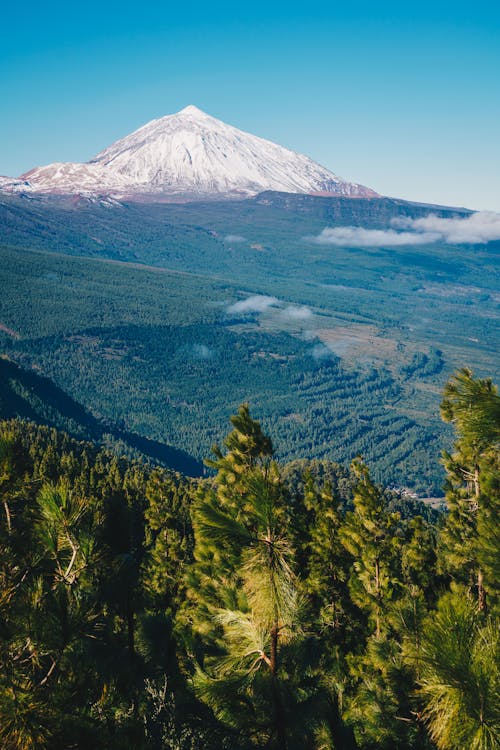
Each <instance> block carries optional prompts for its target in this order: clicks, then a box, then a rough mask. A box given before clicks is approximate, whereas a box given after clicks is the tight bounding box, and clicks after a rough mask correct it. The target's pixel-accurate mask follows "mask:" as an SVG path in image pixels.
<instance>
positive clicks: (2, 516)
mask: <svg viewBox="0 0 500 750" xmlns="http://www.w3.org/2000/svg"><path fill="white" fill-rule="evenodd" d="M123 340H125V339H123ZM68 361H69V360H68ZM424 364H425V363H424ZM68 366H69V365H68ZM411 366H415V367H419V366H422V362H420V361H419V359H418V357H417V359H416V360H415V361H414V363H413V365H411ZM331 367H333V368H336V367H338V363H336V362H335V360H333V361H332V364H331ZM10 377H11V380H12V382H19V383H20V382H21V381H20V380H19V381H16V378H15V377H14V375H13V374H12V372H11V374H10ZM16 377H17V376H16ZM307 377H313V375H312V374H311V375H307ZM23 387H25V388H26V389H27V390H29V389H30V388H33V389H34V388H35V386H34V385H33V382H32V381H30V382H27V384H26V385H25V386H23ZM19 388H20V386H19ZM47 388H48V386H47ZM47 392H48V393H49V396H50V397H52V396H51V393H52V392H51V391H50V389H49V388H48V391H47ZM20 393H21V391H19V393H18V394H17V395H18V396H19V397H21V396H20V395H19V394H20ZM21 395H22V393H21ZM242 400H244V396H243V398H242ZM24 403H27V401H25V402H24ZM70 407H71V408H70ZM70 407H68V408H70V412H68V413H70V414H71V415H73V417H74V418H75V419H76V417H75V415H77V414H80V413H79V412H78V405H76V406H75V404H74V403H73V402H72V403H71V404H70ZM254 412H255V414H254ZM83 414H84V416H81V415H80V416H79V417H78V419H80V422H81V423H82V424H84V425H85V426H86V429H87V428H88V429H89V430H91V429H94V427H95V423H94V422H92V419H91V418H90V417H89V416H88V415H87V416H85V413H83ZM440 415H441V418H442V420H443V422H444V423H445V424H447V425H448V427H449V429H450V430H452V432H453V440H452V441H450V449H449V451H445V452H443V454H442V458H441V463H442V466H443V470H444V473H445V493H446V509H443V510H434V509H432V508H430V507H429V506H428V505H425V504H424V503H421V502H419V501H416V500H410V499H408V497H407V496H402V495H401V494H400V493H397V492H394V491H392V490H390V489H387V488H385V487H383V486H381V485H379V484H378V483H377V482H376V481H375V480H374V479H373V477H372V475H371V474H370V466H369V464H367V463H365V462H364V461H363V460H362V459H361V458H359V457H358V458H355V459H354V460H353V462H352V463H351V466H350V468H349V469H346V468H344V467H343V466H341V465H339V464H335V463H332V462H330V461H327V460H324V459H315V460H310V459H308V460H307V459H306V458H305V457H304V458H297V459H296V460H294V461H291V462H288V463H286V462H284V461H283V460H282V459H281V458H280V459H279V460H278V459H277V455H276V453H275V450H274V445H275V444H279V443H280V441H281V440H282V436H281V435H280V434H275V433H274V432H272V431H271V430H268V429H267V428H264V426H263V425H261V423H260V422H259V421H256V419H255V416H259V410H258V408H254V404H253V403H252V404H251V409H250V407H249V406H248V404H247V403H243V404H242V405H241V406H240V407H239V409H238V411H237V413H236V414H234V415H233V416H231V418H230V424H229V425H228V427H227V429H226V432H227V435H226V437H225V439H224V440H223V442H221V443H220V444H219V445H217V444H216V445H214V447H213V450H212V456H211V457H207V458H206V466H207V475H206V476H205V477H200V478H187V477H186V476H184V475H182V474H179V473H175V472H173V471H171V470H168V469H166V468H163V467H161V466H158V465H154V463H153V462H149V463H146V462H144V461H142V460H140V459H138V458H134V457H133V456H130V455H128V456H127V457H125V456H123V457H120V456H119V455H117V453H116V450H115V451H114V452H111V451H108V450H107V449H106V448H105V447H103V446H102V445H99V444H96V443H93V442H90V441H89V440H85V441H83V440H81V439H79V440H77V439H75V438H74V437H70V436H68V434H67V433H65V432H62V431H59V430H57V429H55V427H50V426H43V425H40V424H37V423H36V422H35V421H31V420H29V419H24V420H23V419H19V418H15V419H8V420H4V421H3V422H1V423H0V492H1V502H0V746H1V747H2V748H3V749H4V750H31V749H36V750H49V749H50V750H70V748H72V749H81V750H86V749H87V748H93V749H95V750H99V749H102V750H115V749H116V750H127V749H128V748H130V750H132V749H134V750H149V749H151V750H202V749H203V750H219V749H220V748H222V749H224V748H225V749H226V750H232V749H233V748H234V749H235V750H237V749H238V748H241V749H242V750H251V749H254V748H267V749H268V750H295V749H296V748H297V749H299V748H300V750H328V749H331V750H413V749H415V750H433V749H434V750H469V749H470V750H495V749H496V748H499V747H500V715H499V680H498V663H499V662H498V645H499V644H498V593H499V591H498V582H499V580H500V575H499V573H500V571H499V569H498V566H499V558H498V550H499V538H498V534H499V531H498V510H499V500H500V472H499V468H500V467H499V458H500V453H499V443H500V396H499V394H498V389H497V387H496V386H495V385H494V384H493V382H492V380H491V379H489V378H484V377H478V376H475V374H474V373H472V372H471V371H470V370H469V369H465V368H464V369H462V370H458V371H457V372H456V373H455V375H453V376H452V377H451V378H450V379H449V380H448V382H447V383H446V385H445V387H444V390H443V391H442V394H441V407H440ZM25 416H30V415H29V414H26V415H25ZM86 420H87V421H86ZM196 428H197V424H194V426H193V429H196ZM96 429H97V428H96ZM268 433H269V434H268ZM115 448H116V446H115ZM306 455H308V454H306ZM415 464H416V465H418V457H417V458H415Z"/></svg>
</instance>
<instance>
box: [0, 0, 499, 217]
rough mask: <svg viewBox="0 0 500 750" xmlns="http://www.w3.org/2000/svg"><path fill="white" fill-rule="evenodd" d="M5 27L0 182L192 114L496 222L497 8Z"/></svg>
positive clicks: (30, 19)
mask: <svg viewBox="0 0 500 750" xmlns="http://www.w3.org/2000/svg"><path fill="white" fill-rule="evenodd" d="M1 15H2V19H1V23H0V97H1V99H0V101H1V114H0V174H5V175H10V176H18V175H19V174H21V173H22V172H24V171H26V170H28V169H30V168H31V167H33V166H36V165H40V164H46V163H48V162H51V161H86V160H87V159H89V158H90V157H92V156H93V155H94V154H95V153H97V152H98V151H100V150H101V149H102V148H104V147H105V146H107V145H109V144H110V143H112V142H113V141H114V140H116V139H117V138H118V137H120V136H123V135H126V134H127V133H129V132H131V131H132V130H134V129H135V128H137V127H139V126H140V125H142V124H144V123H146V122H147V121H149V120H151V119H153V118H155V117H161V116H162V115H165V114H170V113H173V112H176V111H178V110H179V109H181V108H182V107H184V106H186V105H187V104H196V105H197V106H198V107H200V108H201V109H203V110H205V111H206V112H208V113H209V114H212V115H214V116H215V117H218V118H220V119H222V120H224V121H225V122H228V123H230V124H232V125H235V126H237V127H239V128H242V129H243V130H247V131H250V132H252V133H255V134H256V135H260V136H262V137H264V138H268V139H270V140H273V141H275V142H277V143H280V144H281V145H283V146H287V147H288V148H292V149H294V150H296V151H300V152H302V153H305V154H307V155H308V156H310V157H312V158H313V159H315V160H316V161H318V162H320V163H321V164H323V165H324V166H326V167H328V168H330V169H331V170H332V171H334V172H336V173H337V174H339V175H340V176H342V177H344V178H346V179H350V180H353V181H356V182H361V183H363V184H365V185H369V186H370V187H373V188H374V189H375V190H377V191H378V192H380V193H383V194H385V195H393V196H399V197H402V198H407V199H411V200H419V201H425V202H433V203H443V204H448V205H465V206H468V207H471V208H481V209H492V210H497V211H500V142H499V141H500V3H497V2H484V0H471V1H470V2H440V0H434V2H428V0H420V1H417V2H405V0H399V1H398V2H386V1H385V0H380V1H379V2H376V1H375V0H370V1H369V2H356V0H344V2H336V1H335V0H330V2H315V1H314V0H310V1H309V2H303V3H300V4H298V5H294V4H293V3H292V2H283V3H281V2H272V0H269V1H268V2H261V0H253V1H252V2H245V1H244V0H243V1H242V2H241V1H240V2H239V3H238V2H237V1H236V0H233V1H232V2H225V3H224V2H217V0H213V2H211V1H210V0H207V2H204V3H201V4H198V3H196V2H193V1H185V2H182V1H181V0H176V2H174V3H172V2H169V0H163V2H157V3H155V2H151V1H150V0H143V1H142V2H127V0H122V1H121V2H115V1H114V0H100V2H96V0H85V2H77V3H71V2H68V0H64V2H62V1H61V0H55V1H52V0H45V1H44V2H42V0H36V2H34V0H27V1H26V2H9V3H5V4H4V6H3V9H2V14H1Z"/></svg>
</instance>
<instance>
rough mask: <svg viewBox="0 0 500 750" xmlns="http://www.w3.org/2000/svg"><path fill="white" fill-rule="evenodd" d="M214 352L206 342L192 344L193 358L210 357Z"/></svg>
mask: <svg viewBox="0 0 500 750" xmlns="http://www.w3.org/2000/svg"><path fill="white" fill-rule="evenodd" d="M213 355H214V353H213V351H212V349H209V348H208V346H207V345H206V344H193V357H194V358H195V359H211V358H212V357H213Z"/></svg>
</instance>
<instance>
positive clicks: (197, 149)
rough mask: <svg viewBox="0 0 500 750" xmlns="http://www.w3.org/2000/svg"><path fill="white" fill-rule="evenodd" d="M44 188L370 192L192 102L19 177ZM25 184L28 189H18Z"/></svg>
mask: <svg viewBox="0 0 500 750" xmlns="http://www.w3.org/2000/svg"><path fill="white" fill-rule="evenodd" d="M20 180H23V181H24V183H23V184H24V185H25V183H26V181H27V182H29V186H30V189H31V190H33V191H36V192H45V193H81V192H84V193H99V194H103V193H106V194H113V195H116V196H122V197H129V198H130V197H131V198H133V197H134V196H135V197H140V196H143V197H146V196H151V197H153V196H154V195H156V196H157V197H160V196H162V195H163V196H169V195H170V196H174V195H175V196H182V195H185V196H193V195H194V196H225V197H245V196H247V195H255V194H256V193H260V192H262V191H264V190H275V191H280V192H287V193H313V194H314V193H316V194H322V195H325V194H327V195H328V194H329V195H342V196H348V197H374V196H376V195H377V193H375V192H374V191H373V190H371V189H370V188H366V187H363V186H362V185H357V184H355V183H352V182H347V181H346V180H343V179H341V178H340V177H337V176H336V175H334V174H333V173H332V172H330V171H329V170H328V169H325V168H324V167H322V166H320V165H319V164H317V163H316V162H314V161H312V159H309V158H308V157H307V156H303V155H302V154H297V153H295V152H294V151H290V150H289V149H286V148H283V147H282V146H278V145H276V144H275V143H272V142H271V141H266V140H264V139H263V138H258V137H257V136H254V135H251V134H250V133H245V132H243V131H242V130H238V129H237V128H235V127H232V126H231V125H226V124H225V123H224V122H221V121H220V120H217V119H215V118H214V117H211V116H210V115H207V114H206V113H205V112H202V111H201V110H200V109H198V108H197V107H194V106H192V105H190V106H188V107H185V108H184V109H182V110H181V111H180V112H177V113H176V114H174V115H167V116H166V117H161V118H160V119H158V120H152V121H151V122H149V123H147V124H146V125H144V126H143V127H141V128H139V129H138V130H136V131H135V132H134V133H131V134H130V135H128V136H126V137H125V138H121V139H120V140H118V141H116V143H113V144H112V145H111V146H109V147H108V148H106V149H104V151H101V152H100V153H99V154H97V156H95V157H94V158H93V159H91V160H90V161H89V162H87V163H85V164H79V163H74V162H69V163H55V164H49V165H47V166H44V167H36V168H35V169H32V170H30V171H29V172H26V173H25V174H23V175H22V176H21V177H20ZM24 189H26V188H24Z"/></svg>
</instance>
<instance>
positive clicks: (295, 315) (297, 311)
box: [281, 305, 312, 320]
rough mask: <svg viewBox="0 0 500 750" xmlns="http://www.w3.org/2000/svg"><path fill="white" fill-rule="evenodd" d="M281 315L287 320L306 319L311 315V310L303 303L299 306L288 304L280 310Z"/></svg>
mask: <svg viewBox="0 0 500 750" xmlns="http://www.w3.org/2000/svg"><path fill="white" fill-rule="evenodd" d="M281 317H283V318H286V319H287V320H307V319H308V318H310V317H312V311H311V310H310V309H309V308H308V307H306V306H305V305H302V306H300V307H294V306H293V305H289V306H288V307H285V309H284V310H282V311H281Z"/></svg>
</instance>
